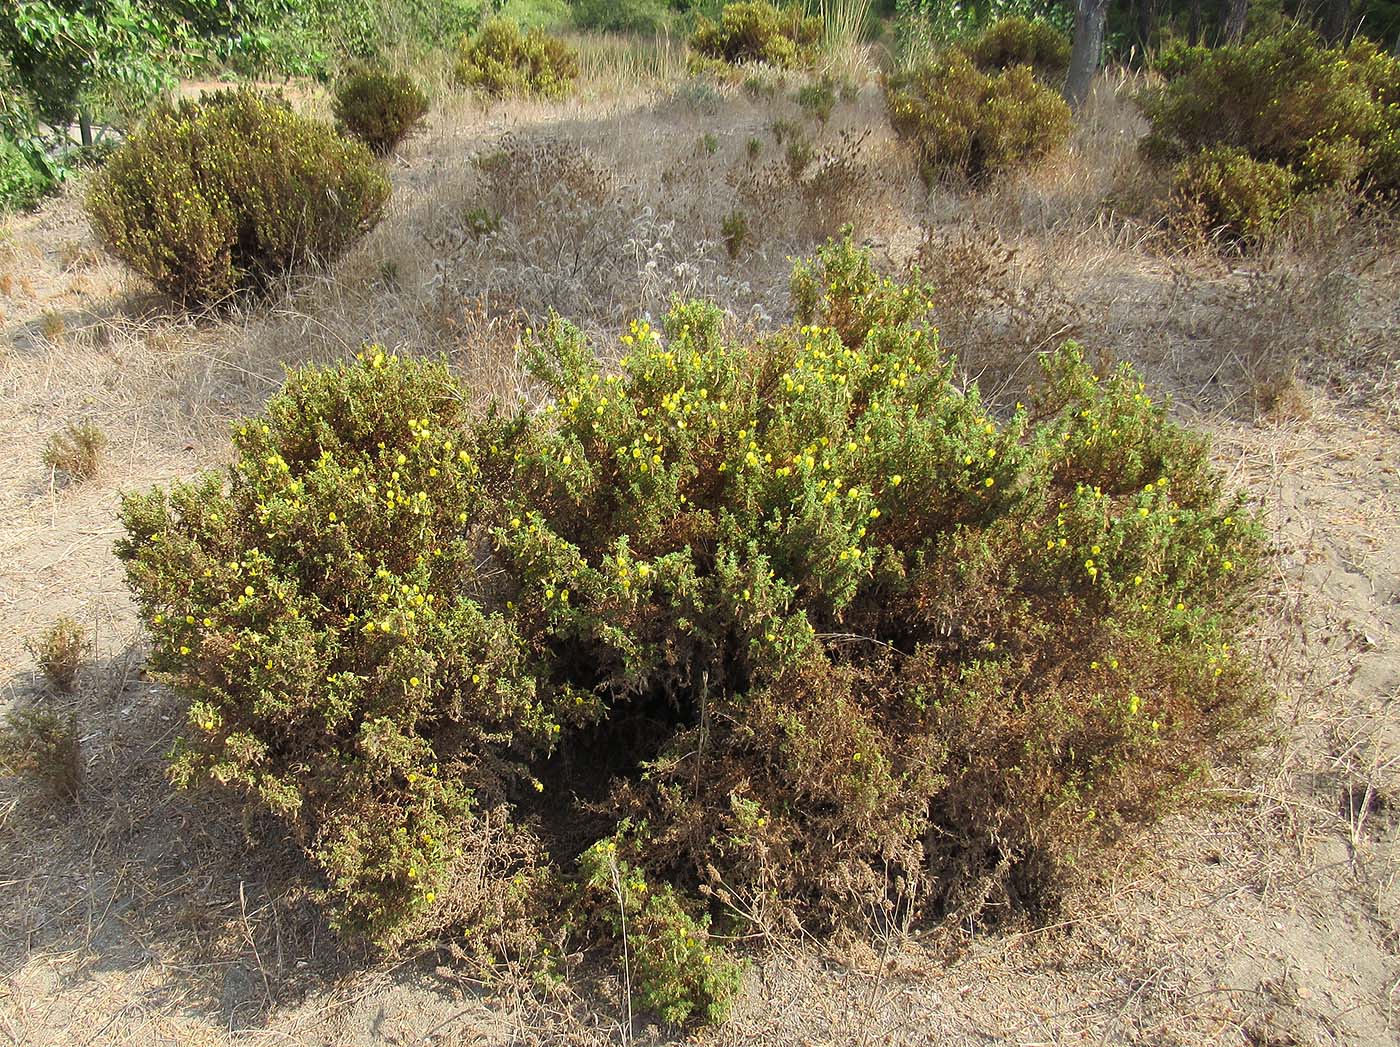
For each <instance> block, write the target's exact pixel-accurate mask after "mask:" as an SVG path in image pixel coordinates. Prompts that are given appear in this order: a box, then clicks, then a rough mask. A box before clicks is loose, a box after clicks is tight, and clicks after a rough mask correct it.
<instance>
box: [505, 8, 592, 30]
mask: <svg viewBox="0 0 1400 1047" xmlns="http://www.w3.org/2000/svg"><path fill="white" fill-rule="evenodd" d="M496 17H498V18H503V19H505V20H506V21H508V22H514V23H515V24H516V25H517V26H519V27H520V28H521V29H523V30H526V31H527V32H528V31H529V30H532V29H539V30H541V31H545V32H555V31H557V30H560V29H567V28H568V27H569V25H570V24H571V23H572V22H573V10H572V9H571V8H570V6H569V4H568V3H567V2H566V0H505V2H504V3H502V4H500V5H499V6H498V8H497V11H496Z"/></svg>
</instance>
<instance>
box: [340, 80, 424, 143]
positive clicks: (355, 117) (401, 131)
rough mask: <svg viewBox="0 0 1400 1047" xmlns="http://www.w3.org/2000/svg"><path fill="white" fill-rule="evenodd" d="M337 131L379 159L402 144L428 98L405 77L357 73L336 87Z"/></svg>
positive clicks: (422, 112) (420, 116)
mask: <svg viewBox="0 0 1400 1047" xmlns="http://www.w3.org/2000/svg"><path fill="white" fill-rule="evenodd" d="M332 111H333V112H334V113H335V118H336V122H337V124H338V129H339V130H340V132H341V133H342V134H345V135H349V136H350V137H352V138H358V139H359V140H360V141H362V142H364V143H365V145H367V146H369V147H370V150H371V151H373V152H374V153H375V154H377V155H379V156H384V155H385V154H387V153H388V152H390V151H391V150H392V149H393V148H394V146H396V145H398V144H399V142H401V141H403V139H404V136H405V135H407V134H408V133H409V132H410V131H411V130H413V128H414V127H415V126H416V125H417V124H418V122H419V121H420V120H422V119H423V117H424V115H425V114H426V113H427V112H428V96H427V95H425V94H424V93H423V90H422V88H420V87H419V86H418V85H417V84H415V83H414V82H413V78H412V77H410V76H409V75H408V74H406V73H389V72H386V71H383V70H379V69H365V70H357V71H356V72H353V73H351V74H350V75H349V76H347V77H346V78H345V79H344V80H342V81H341V82H340V84H339V85H338V86H337V87H336V91H335V100H334V102H333V103H332Z"/></svg>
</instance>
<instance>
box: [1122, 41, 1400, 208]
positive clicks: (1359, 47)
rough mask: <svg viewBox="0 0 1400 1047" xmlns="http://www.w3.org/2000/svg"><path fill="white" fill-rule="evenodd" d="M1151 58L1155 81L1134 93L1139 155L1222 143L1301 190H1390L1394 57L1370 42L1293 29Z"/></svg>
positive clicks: (1398, 75) (1398, 126)
mask: <svg viewBox="0 0 1400 1047" xmlns="http://www.w3.org/2000/svg"><path fill="white" fill-rule="evenodd" d="M1161 66H1162V72H1163V75H1164V76H1165V78H1166V79H1165V81H1164V82H1163V83H1162V84H1161V85H1159V86H1156V87H1153V88H1150V89H1148V90H1146V91H1144V92H1143V94H1142V95H1141V96H1140V98H1139V102H1140V104H1141V106H1142V109H1143V112H1144V113H1145V114H1146V116H1147V118H1148V120H1150V121H1151V124H1152V130H1151V133H1150V134H1149V135H1148V137H1147V138H1146V139H1145V140H1144V148H1145V150H1146V151H1147V153H1148V155H1149V157H1152V158H1154V159H1156V160H1159V161H1164V162H1168V163H1175V162H1179V161H1180V160H1183V159H1186V158H1188V157H1191V156H1193V155H1194V154H1196V153H1199V152H1201V151H1202V150H1206V149H1214V148H1216V147H1222V148H1228V149H1233V150H1239V151H1242V152H1243V153H1245V154H1247V155H1248V156H1250V157H1251V158H1253V159H1254V160H1257V161H1260V162H1265V163H1271V164H1276V165H1278V166H1279V167H1282V168H1286V169H1288V170H1289V171H1291V172H1293V173H1294V174H1295V175H1297V187H1298V189H1299V191H1301V192H1311V191H1313V190H1317V189H1322V188H1325V187H1328V186H1334V185H1335V186H1344V187H1347V186H1357V187H1360V188H1361V189H1362V190H1363V191H1367V192H1373V193H1377V194H1393V193H1394V192H1396V191H1397V190H1400V58H1396V57H1394V56H1392V55H1387V54H1384V53H1383V52H1380V51H1378V50H1377V49H1376V47H1375V45H1374V44H1372V43H1370V42H1368V41H1365V40H1362V39H1358V40H1356V41H1355V42H1354V43H1352V44H1351V45H1350V46H1348V47H1347V48H1345V49H1342V48H1335V47H1333V48H1329V47H1324V46H1323V45H1322V43H1321V41H1320V40H1319V38H1318V37H1317V36H1316V35H1315V34H1313V33H1312V32H1310V31H1308V30H1305V29H1298V28H1294V29H1290V30H1289V31H1287V32H1283V33H1279V34H1276V35H1272V36H1267V37H1261V38H1259V39H1256V40H1253V41H1251V42H1250V43H1247V44H1243V45H1240V46H1234V47H1220V48H1214V49H1207V48H1179V49H1177V50H1175V51H1172V52H1169V53H1168V54H1167V55H1165V56H1164V57H1163V59H1162V63H1161ZM1203 163H1206V164H1207V165H1208V163H1209V162H1208V161H1203Z"/></svg>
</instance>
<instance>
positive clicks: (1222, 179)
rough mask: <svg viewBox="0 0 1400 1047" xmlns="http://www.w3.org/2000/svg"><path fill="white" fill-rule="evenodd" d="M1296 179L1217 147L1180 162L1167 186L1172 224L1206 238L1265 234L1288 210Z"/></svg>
mask: <svg viewBox="0 0 1400 1047" xmlns="http://www.w3.org/2000/svg"><path fill="white" fill-rule="evenodd" d="M1298 182H1299V177H1298V175H1296V174H1294V173H1293V172H1292V171H1290V170H1289V169H1288V168H1286V167H1281V166H1279V165H1278V164H1276V163H1273V162H1271V161H1268V160H1255V159H1253V158H1252V157H1251V156H1250V155H1249V154H1248V153H1247V152H1245V151H1244V150H1243V149H1234V148H1231V147H1230V146H1217V147H1214V148H1209V149H1203V150H1201V152H1199V153H1197V154H1196V155H1195V156H1193V157H1190V158H1189V159H1186V160H1183V161H1182V162H1181V163H1180V164H1179V165H1178V166H1177V169H1176V173H1175V176H1174V178H1173V181H1172V210H1173V215H1174V217H1175V221H1176V222H1177V223H1178V224H1182V225H1185V226H1188V227H1194V228H1196V229H1198V230H1199V231H1200V232H1202V233H1204V234H1205V235H1208V236H1210V235H1216V234H1223V235H1225V236H1227V237H1229V238H1231V239H1234V240H1247V239H1253V238H1257V237H1258V236H1260V235H1262V234H1265V233H1267V232H1269V231H1270V230H1271V229H1273V227H1274V226H1275V224H1276V223H1277V222H1278V220H1279V219H1280V218H1282V217H1283V215H1284V213H1285V212H1286V211H1287V210H1288V209H1289V207H1291V206H1292V204H1293V200H1294V196H1295V193H1296V191H1297V188H1298Z"/></svg>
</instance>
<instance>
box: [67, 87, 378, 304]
mask: <svg viewBox="0 0 1400 1047" xmlns="http://www.w3.org/2000/svg"><path fill="white" fill-rule="evenodd" d="M388 196H389V182H388V180H387V179H386V178H385V177H384V175H383V173H382V172H381V171H380V170H379V167H378V165H377V164H376V163H375V161H374V158H373V156H372V155H371V154H370V152H369V150H368V149H367V148H365V146H363V145H362V144H360V143H359V142H351V141H348V140H346V139H344V138H341V137H340V136H339V135H337V134H336V133H335V132H334V131H333V130H332V129H331V128H330V127H328V126H326V125H324V124H321V123H318V122H317V121H315V120H311V119H308V118H307V117H304V116H300V115H298V114H296V113H294V112H292V111H291V109H289V108H288V107H287V106H286V105H285V104H283V103H281V102H279V101H277V100H274V99H269V98H264V97H262V96H260V95H258V94H256V93H255V92H253V91H250V90H238V91H222V92H219V93H217V94H214V95H211V96H207V97H205V98H204V99H202V100H200V101H198V102H188V101H187V102H181V103H180V104H179V105H178V106H175V107H174V108H163V109H159V110H157V111H156V112H155V113H153V114H152V115H151V116H150V117H148V118H147V120H146V122H145V123H144V124H143V125H142V126H141V128H140V130H138V131H137V132H136V133H135V134H134V135H132V137H131V138H130V139H128V140H127V141H126V142H125V143H124V144H123V145H122V146H121V147H120V148H119V149H118V150H117V152H116V154H115V155H114V156H113V157H112V158H111V160H109V161H108V162H107V164H106V166H104V167H103V168H102V169H101V170H100V171H99V172H98V173H97V175H96V176H95V178H94V181H93V186H92V190H91V192H90V193H89V195H88V201H87V209H88V215H89V217H90V218H91V220H92V225H93V230H94V232H95V233H96V235H97V238H98V240H99V241H100V243H101V244H102V246H103V247H104V248H106V249H107V251H109V252H110V253H111V254H113V255H115V256H116V257H117V258H120V259H121V260H122V261H124V262H126V263H127V264H128V265H130V266H131V267H132V268H133V269H135V270H136V271H137V272H139V273H140V274H141V275H142V276H145V277H146V278H147V279H148V280H150V281H151V282H152V283H153V284H155V285H156V287H157V288H158V289H160V290H161V291H163V292H165V293H167V294H169V295H171V296H172V297H174V298H177V299H179V300H181V301H184V302H187V303H191V304H199V305H205V304H211V303H216V302H218V301H220V300H221V299H223V298H225V297H227V296H228V295H230V294H232V293H233V292H234V291H236V290H239V289H242V288H255V289H256V288H261V287H263V286H265V285H266V284H267V283H268V282H269V281H271V280H273V279H275V278H277V277H279V276H281V275H283V274H284V273H286V272H287V271H289V270H291V269H293V268H294V267H296V266H299V265H304V264H309V263H324V262H327V261H330V260H332V259H334V258H335V257H336V256H337V255H339V254H340V252H341V251H343V250H344V249H345V247H346V246H348V245H349V244H350V243H351V242H353V241H354V240H355V239H357V238H358V237H359V236H360V235H362V234H363V233H364V232H365V230H367V229H368V228H370V227H371V226H373V225H374V224H375V223H376V222H377V221H378V220H379V218H380V215H381V214H382V213H383V209H384V204H385V201H386V200H387V199H388Z"/></svg>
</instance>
